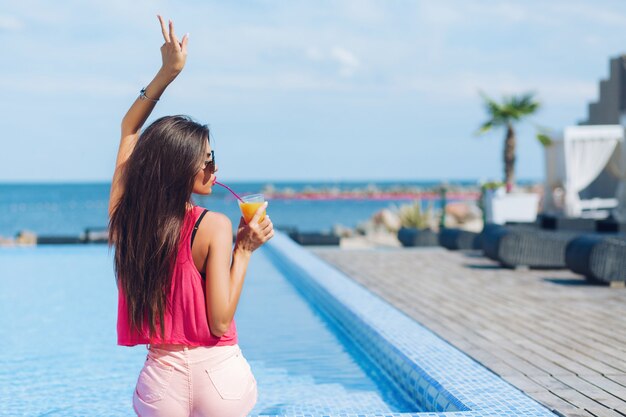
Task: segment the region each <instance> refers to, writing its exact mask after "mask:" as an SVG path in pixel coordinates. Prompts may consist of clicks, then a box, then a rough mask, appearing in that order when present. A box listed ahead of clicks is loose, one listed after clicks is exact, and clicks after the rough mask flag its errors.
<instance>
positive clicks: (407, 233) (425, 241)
mask: <svg viewBox="0 0 626 417" xmlns="http://www.w3.org/2000/svg"><path fill="white" fill-rule="evenodd" d="M398 240H399V241H400V243H402V246H409V247H410V246H439V239H438V237H437V233H436V232H433V231H432V230H430V229H412V228H406V227H403V228H401V229H400V230H399V231H398Z"/></svg>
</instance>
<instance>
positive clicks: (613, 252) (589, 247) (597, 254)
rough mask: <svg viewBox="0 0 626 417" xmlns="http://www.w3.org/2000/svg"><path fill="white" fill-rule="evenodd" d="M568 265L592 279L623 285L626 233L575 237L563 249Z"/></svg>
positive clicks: (625, 275) (624, 281) (625, 265)
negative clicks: (564, 249)
mask: <svg viewBox="0 0 626 417" xmlns="http://www.w3.org/2000/svg"><path fill="white" fill-rule="evenodd" d="M565 263H566V265H567V267H568V268H569V269H570V270H572V271H573V272H576V273H577V274H581V275H584V276H585V277H587V279H589V280H591V281H597V282H604V283H608V284H609V285H610V286H612V287H624V284H625V283H626V235H614V236H600V235H585V236H580V237H577V238H576V239H574V240H572V241H571V242H570V243H569V244H568V245H567V249H566V252H565Z"/></svg>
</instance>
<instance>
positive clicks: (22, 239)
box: [15, 230, 37, 245]
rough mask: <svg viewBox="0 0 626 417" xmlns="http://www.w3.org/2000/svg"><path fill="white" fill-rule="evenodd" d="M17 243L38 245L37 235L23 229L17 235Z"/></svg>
mask: <svg viewBox="0 0 626 417" xmlns="http://www.w3.org/2000/svg"><path fill="white" fill-rule="evenodd" d="M15 243H17V244H18V245H36V244H37V235H36V234H35V233H33V232H31V231H28V230H21V231H19V232H18V233H17V235H16V236H15Z"/></svg>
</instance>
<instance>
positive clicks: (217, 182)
mask: <svg viewBox="0 0 626 417" xmlns="http://www.w3.org/2000/svg"><path fill="white" fill-rule="evenodd" d="M215 183H216V184H217V185H221V186H222V187H224V188H226V189H227V190H228V191H230V192H231V193H232V194H233V195H234V196H235V197H237V199H238V200H239V201H241V202H242V203H245V201H243V200H242V199H241V197H239V196H238V195H237V193H236V192H234V191H233V190H231V189H230V187H229V186H228V185H225V184H222V183H221V182H219V181H217V180H216V181H215Z"/></svg>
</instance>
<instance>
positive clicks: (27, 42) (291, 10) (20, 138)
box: [0, 0, 626, 182]
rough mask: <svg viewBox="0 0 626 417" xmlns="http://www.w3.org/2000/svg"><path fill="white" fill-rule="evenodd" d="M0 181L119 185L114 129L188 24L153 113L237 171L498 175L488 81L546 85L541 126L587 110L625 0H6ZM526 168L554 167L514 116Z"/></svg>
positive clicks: (225, 170) (258, 175)
mask: <svg viewBox="0 0 626 417" xmlns="http://www.w3.org/2000/svg"><path fill="white" fill-rule="evenodd" d="M0 5H1V7H0V46H1V50H2V51H3V52H2V53H3V59H2V65H0V91H1V92H0V111H1V112H2V117H1V118H0V131H1V132H2V133H1V135H2V136H1V138H0V140H1V141H2V152H0V181H46V182H47V181H53V182H56V181H108V180H110V178H111V176H112V173H113V172H112V171H113V166H114V162H115V155H116V153H117V146H118V141H119V138H118V135H119V124H120V120H121V118H122V116H123V115H124V113H125V112H126V110H127V108H128V106H129V105H130V104H131V103H132V101H133V100H134V99H135V97H136V96H137V94H138V92H139V90H140V89H141V87H143V86H144V85H145V84H147V83H148V82H149V81H150V80H151V78H152V76H153V75H154V73H156V71H157V70H158V68H159V65H160V52H159V48H160V46H161V44H162V42H163V41H162V37H161V33H160V30H159V26H158V22H157V19H156V14H157V13H161V14H162V15H164V16H165V17H167V18H170V17H171V18H172V19H174V22H175V25H176V29H177V32H178V33H179V34H180V35H181V36H182V34H183V33H185V32H189V34H190V41H189V56H188V60H187V66H186V68H185V70H184V71H183V73H182V74H181V75H180V76H179V78H178V79H177V80H176V81H175V82H174V84H172V85H171V86H170V88H169V89H168V90H167V91H166V92H165V94H164V96H163V97H162V100H161V102H160V103H159V104H158V105H157V108H156V109H155V112H154V113H153V115H152V117H151V119H150V120H154V119H155V118H157V117H159V116H162V115H166V114H179V113H183V114H189V115H191V116H193V117H194V118H196V119H198V120H200V121H202V122H205V123H208V124H209V125H210V127H211V129H212V132H213V136H214V138H215V140H216V143H215V152H216V157H217V159H218V165H219V167H220V172H219V173H218V176H219V177H220V178H221V179H223V180H224V181H227V180H278V179H284V180H394V179H407V180H420V179H462V178H476V179H483V180H486V179H500V178H501V177H502V156H501V155H502V142H503V132H500V131H496V132H495V133H493V134H491V135H488V136H485V137H481V138H477V137H475V136H473V132H474V131H475V130H476V128H477V127H478V126H479V124H480V123H481V122H482V121H483V119H484V118H485V113H484V109H483V107H482V104H481V100H480V97H479V95H478V91H479V90H483V91H485V92H486V93H487V94H489V95H492V96H494V97H496V98H499V97H501V96H502V95H505V94H515V93H520V92H525V91H534V92H536V93H537V96H538V98H539V99H540V100H541V102H542V103H543V107H542V110H541V112H540V113H539V114H537V116H536V117H534V118H533V120H532V121H533V122H535V123H538V124H541V125H544V126H547V127H550V128H552V129H555V130H560V129H562V128H563V127H564V126H566V125H569V124H575V123H576V122H577V121H579V120H581V119H583V118H585V117H586V106H587V103H588V102H589V101H591V100H595V99H596V97H597V85H598V80H599V79H601V78H604V77H607V76H608V61H609V58H610V57H613V56H617V55H619V54H621V53H624V52H626V31H624V27H626V2H622V1H593V2H592V1H588V2H583V1H569V0H568V1H561V0H554V1H550V2H543V1H518V2H505V1H476V2H471V1H449V0H439V1H395V0H387V1H368V0H359V1H356V0H354V1H340V0H335V1H308V2H305V1H289V2H287V1H246V2H217V1H179V2H170V1H146V0H140V1H134V2H129V1H121V0H106V1H89V2H85V1H78V0H74V1H58V2H50V1H28V0H23V1H19V2H18V1H6V0H2V1H1V2H0ZM518 133H519V143H518V164H517V169H516V172H517V176H518V178H529V179H540V178H542V177H543V172H544V168H543V163H544V162H543V152H542V150H541V147H540V145H539V144H538V143H537V141H536V140H535V139H534V132H533V129H532V128H531V127H530V125H527V126H526V127H524V126H520V129H519V132H518Z"/></svg>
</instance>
